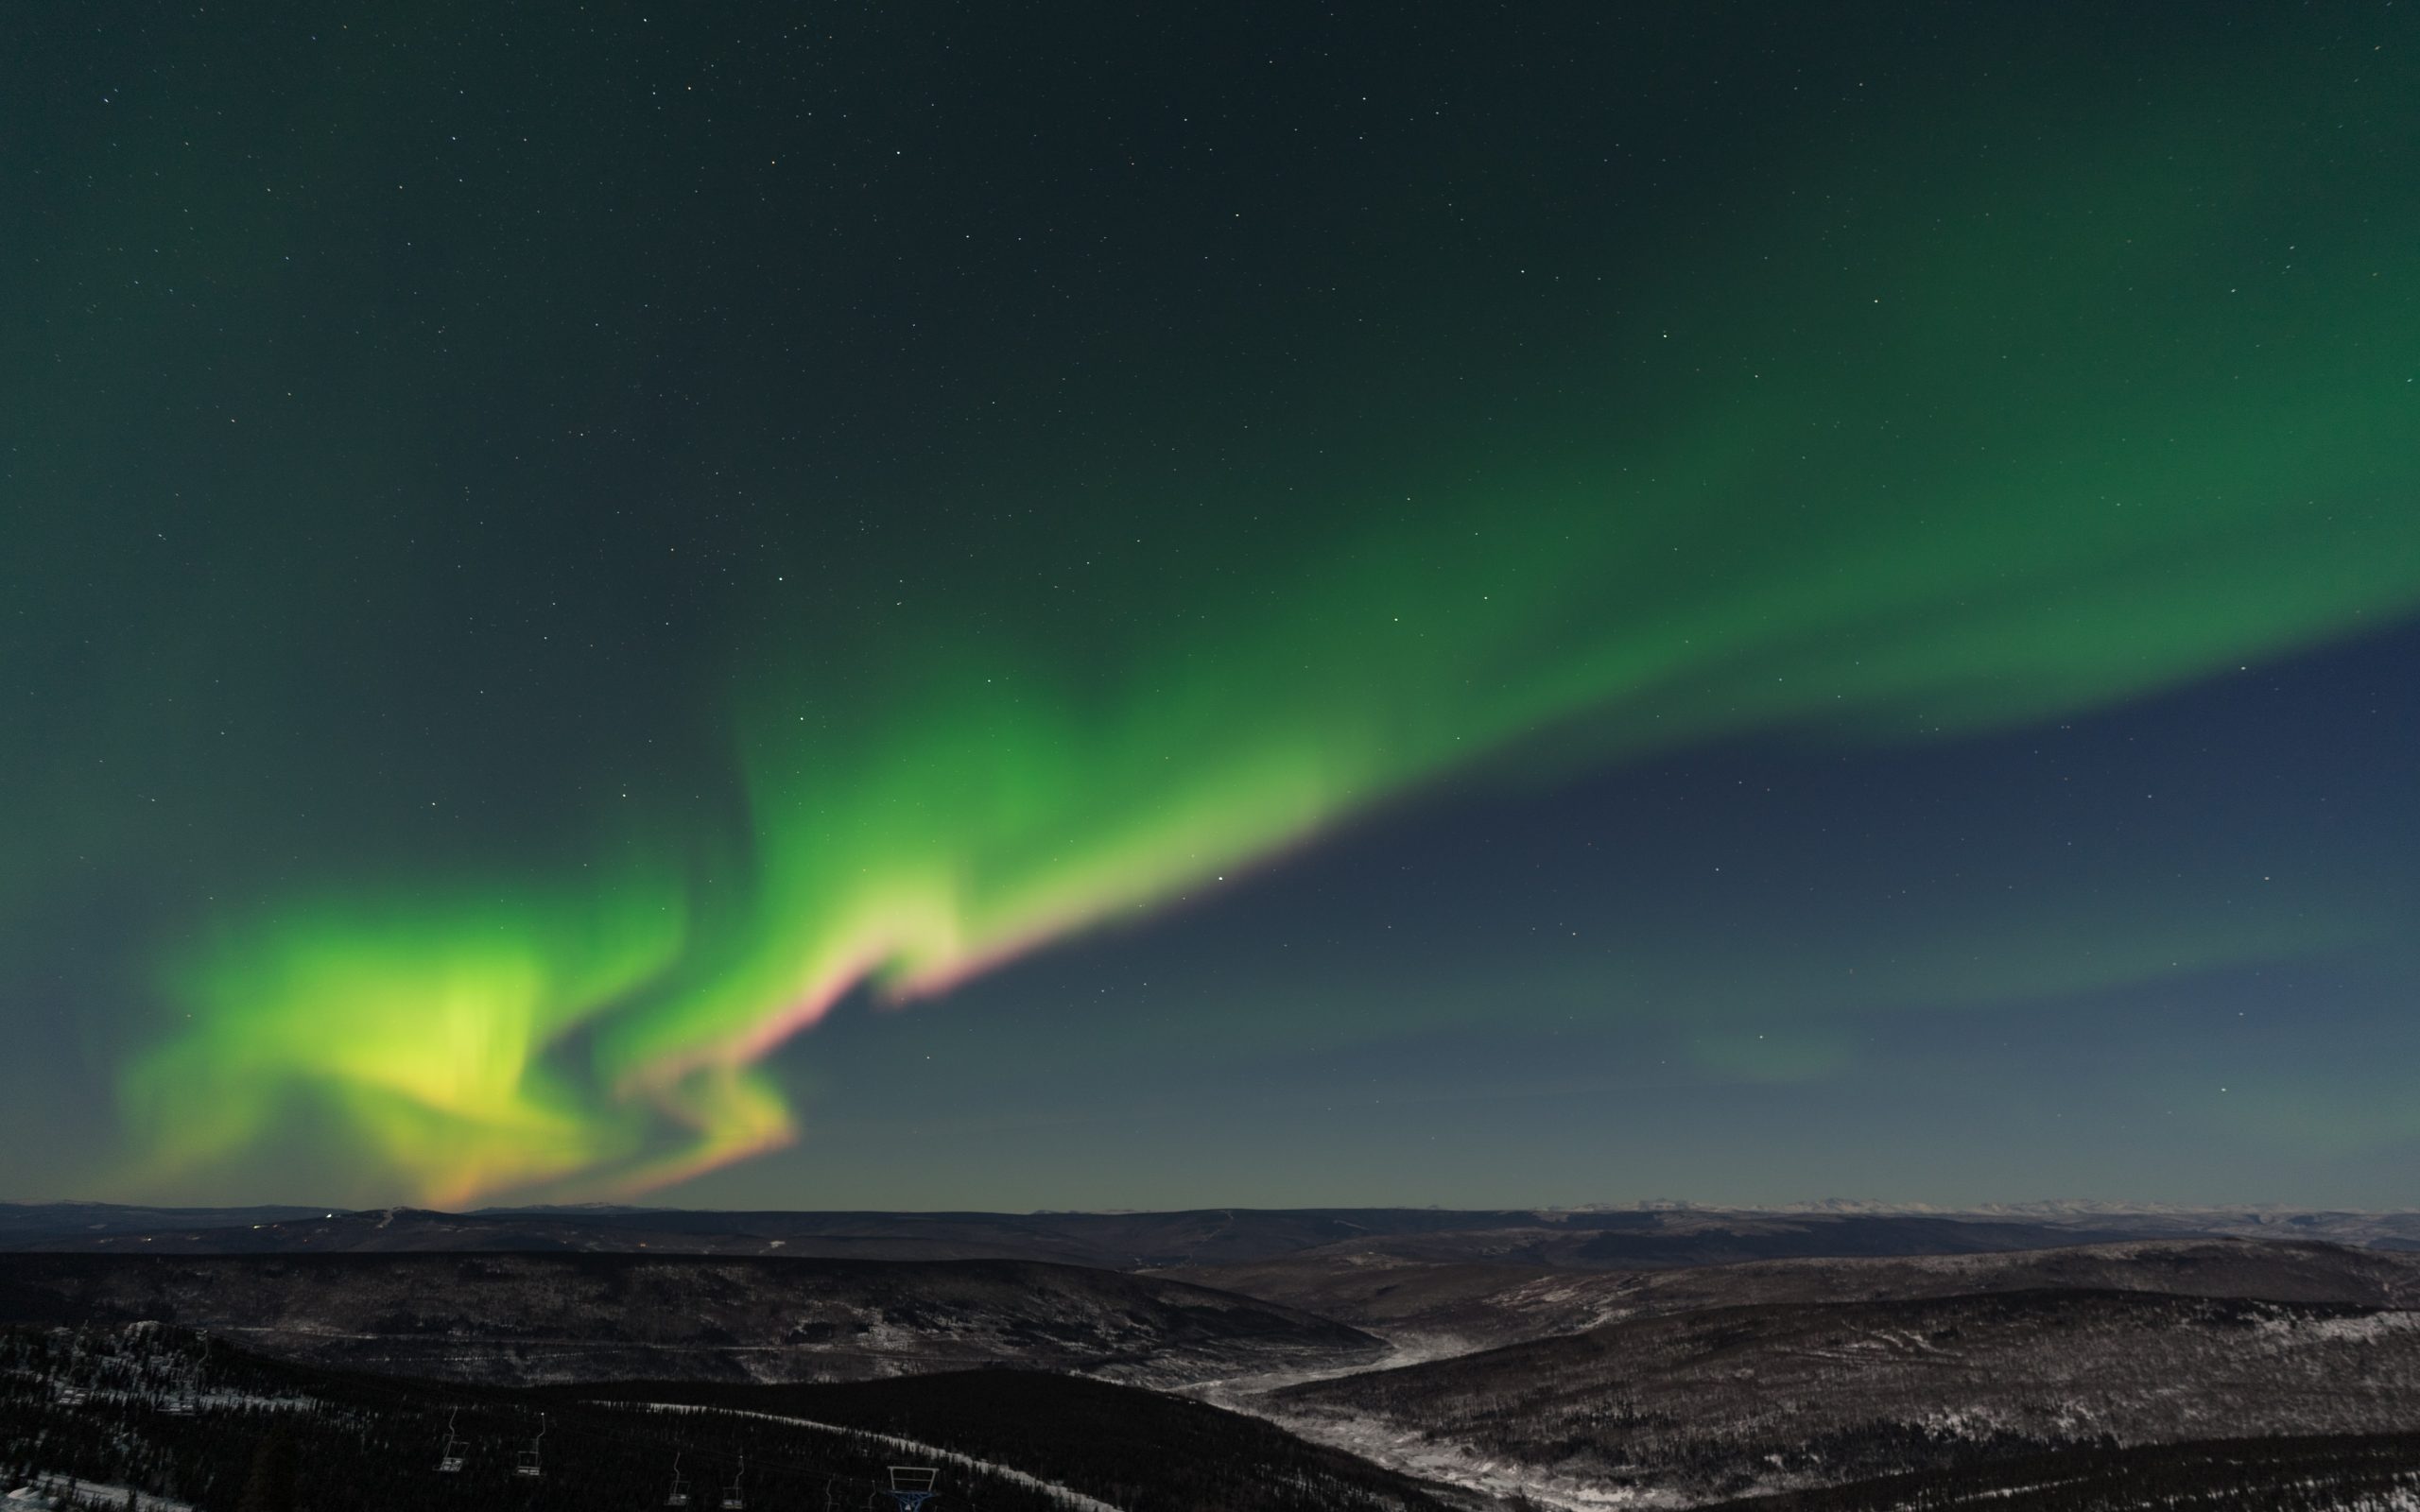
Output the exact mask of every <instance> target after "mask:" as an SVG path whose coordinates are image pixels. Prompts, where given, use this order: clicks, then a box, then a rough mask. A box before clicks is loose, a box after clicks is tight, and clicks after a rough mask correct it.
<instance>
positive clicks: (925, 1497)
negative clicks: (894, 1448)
mask: <svg viewBox="0 0 2420 1512" xmlns="http://www.w3.org/2000/svg"><path fill="white" fill-rule="evenodd" d="M941 1478H942V1472H941V1471H940V1470H938V1469H933V1468H932V1467H931V1466H927V1465H893V1466H891V1467H890V1489H889V1490H887V1491H884V1492H881V1493H879V1494H881V1495H883V1496H887V1497H889V1498H890V1504H891V1505H892V1506H893V1507H896V1508H897V1509H898V1512H920V1509H921V1508H922V1507H923V1506H924V1504H925V1503H927V1502H929V1501H931V1500H932V1499H933V1498H934V1497H935V1496H936V1495H937V1494H939V1493H937V1492H936V1491H934V1489H933V1483H934V1482H935V1481H938V1480H940V1479H941Z"/></svg>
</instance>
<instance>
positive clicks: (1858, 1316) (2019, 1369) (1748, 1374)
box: [1269, 1290, 2420, 1496]
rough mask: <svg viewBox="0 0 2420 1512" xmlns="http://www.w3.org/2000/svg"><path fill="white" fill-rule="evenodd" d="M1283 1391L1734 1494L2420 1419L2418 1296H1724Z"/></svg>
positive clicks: (1368, 1432) (1342, 1425) (1338, 1410)
mask: <svg viewBox="0 0 2420 1512" xmlns="http://www.w3.org/2000/svg"><path fill="white" fill-rule="evenodd" d="M1269 1400H1271V1404H1272V1406H1274V1407H1275V1408H1276V1409H1277V1410H1278V1411H1279V1412H1280V1414H1281V1415H1282V1416H1283V1418H1284V1420H1287V1421H1288V1422H1290V1423H1294V1424H1296V1425H1298V1426H1300V1427H1301V1428H1302V1429H1303V1430H1304V1431H1305V1432H1308V1433H1312V1434H1313V1435H1315V1436H1320V1437H1322V1438H1329V1439H1341V1440H1344V1441H1347V1442H1355V1443H1360V1442H1370V1441H1372V1440H1373V1439H1374V1438H1376V1439H1384V1438H1387V1437H1389V1436H1390V1435H1392V1436H1394V1437H1409V1438H1411V1439H1415V1440H1426V1441H1429V1442H1433V1443H1449V1444H1456V1445H1460V1446H1463V1447H1464V1448H1465V1449H1466V1450H1467V1451H1469V1452H1473V1453H1476V1454H1477V1455H1479V1456H1482V1457H1486V1458H1489V1459H1495V1460H1499V1461H1508V1462H1511V1463H1513V1464H1518V1465H1521V1466H1525V1467H1529V1468H1530V1469H1534V1470H1536V1471H1537V1472H1538V1473H1540V1474H1541V1475H1544V1476H1547V1477H1551V1478H1554V1479H1555V1480H1557V1481H1558V1482H1560V1483H1564V1484H1571V1485H1582V1486H1606V1487H1616V1486H1635V1487H1640V1488H1656V1489H1664V1490H1685V1491H1687V1492H1689V1493H1690V1494H1694V1495H1699V1496H1712V1495H1723V1494H1729V1495H1737V1494H1741V1493H1744V1492H1746V1491H1748V1490H1751V1489H1755V1488H1758V1487H1766V1488H1772V1487H1779V1486H1790V1485H1793V1484H1799V1485H1806V1484H1824V1483H1834V1482H1840V1481H1845V1480H1852V1479H1858V1478H1862V1477H1871V1476H1877V1475H1883V1474H1889V1473H1893V1472H1898V1471H1907V1470H1915V1469H1935V1468H1945V1467H1951V1466H1956V1465H1962V1464H1967V1463H1971V1462H1973V1461H1976V1460H1978V1459H1981V1458H1988V1457H1993V1456H2006V1455H2011V1454H2021V1453H2027V1452H2036V1451H2044V1450H2048V1449H2052V1448H2056V1447H2060V1446H2065V1445H2091V1444H2098V1443H2100V1442H2103V1441H2104V1440H2109V1441H2116V1442H2123V1443H2143V1442H2158V1441H2169V1440H2177V1441H2181V1440H2187V1439H2195V1438H2205V1437H2212V1436H2219V1435H2255V1434H2281V1433H2282V1434H2330V1433H2335V1434H2343V1433H2380V1432H2411V1431H2414V1430H2420V1313H2412V1312H2406V1311H2399V1310H2392V1309H2379V1308H2362V1307H2352V1306H2342V1305H2328V1304H2317V1303H2284V1302H2270V1301H2255V1300H2246V1299H2240V1298H2215V1297H2175V1296H2163V1295H2157V1294H2145V1293H2132V1292H2106V1291H2088V1290H2085V1291H2068V1292H2041V1291H2037V1292H2014V1293H2002V1294H1995V1295H1987V1296H1967V1297H1938V1298H1924V1299H1919V1300H1912V1301H1874V1302H1851V1303H1839V1304H1829V1305H1816V1306H1808V1305H1787V1306H1759V1307H1734V1308H1716V1309H1710V1310H1706V1311H1703V1312H1691V1313H1685V1314H1678V1315H1674V1316H1661V1317H1642V1318H1634V1319H1629V1320H1626V1321H1623V1322H1618V1323H1614V1324H1609V1325H1606V1326H1605V1327H1602V1328H1598V1329H1594V1330H1591V1331H1589V1332H1584V1333H1579V1334H1573V1335H1568V1336H1565V1337H1560V1338H1554V1339H1545V1340H1540V1341H1537V1342H1535V1343H1531V1344H1524V1345H1516V1346H1513V1347H1511V1348H1508V1349H1492V1350H1488V1351H1486V1352H1484V1353H1479V1354H1470V1355H1463V1356H1461V1357H1458V1358H1454V1359H1447V1360H1439V1361H1434V1362H1431V1363H1428V1364H1424V1365H1414V1366H1406V1367H1404V1368H1401V1369H1395V1370H1380V1371H1372V1372H1365V1373H1362V1374H1358V1375H1353V1376H1348V1377H1343V1378H1340V1379H1337V1380H1331V1381H1322V1382H1319V1383H1311V1384H1306V1385H1302V1386H1296V1387H1292V1388H1289V1389H1287V1390H1283V1391H1279V1392H1277V1393H1275V1394H1274V1395H1273V1396H1272V1397H1271V1399H1269Z"/></svg>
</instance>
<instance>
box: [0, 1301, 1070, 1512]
mask: <svg viewBox="0 0 2420 1512" xmlns="http://www.w3.org/2000/svg"><path fill="white" fill-rule="evenodd" d="M542 1430H543V1437H542V1436H541V1433H542ZM449 1431H450V1432H451V1433H452V1434H453V1435H455V1437H456V1442H457V1444H458V1449H459V1452H460V1454H461V1457H462V1459H463V1467H462V1469H460V1470H459V1471H458V1472H455V1473H452V1474H446V1473H441V1472H440V1471H439V1470H438V1469H437V1465H438V1462H439V1459H440V1455H441V1451H442V1450H443V1448H444V1446H445V1444H446V1441H447V1438H448V1435H449ZM533 1447H534V1448H535V1449H536V1451H537V1452H538V1453H539V1455H540V1461H539V1468H540V1469H541V1470H542V1471H543V1473H542V1474H540V1475H538V1476H534V1477H531V1476H524V1475H520V1474H518V1473H516V1468H517V1456H518V1455H519V1454H520V1453H521V1452H523V1451H525V1450H529V1449H531V1448H533ZM676 1455H678V1456H680V1462H681V1471H682V1473H683V1474H685V1475H687V1476H689V1477H690V1478H691V1479H692V1481H693V1483H694V1486H696V1487H697V1488H699V1489H700V1491H701V1492H702V1489H703V1487H705V1486H709V1485H711V1486H715V1487H716V1488H717V1496H718V1493H719V1491H720V1489H721V1488H722V1487H723V1486H728V1485H730V1484H731V1482H732V1481H733V1479H734V1478H735V1477H737V1478H739V1480H740V1484H741V1486H742V1496H743V1499H744V1500H746V1501H748V1502H749V1503H750V1504H752V1505H754V1506H760V1507H783V1508H805V1509H816V1508H823V1507H826V1506H831V1507H847V1508H858V1507H863V1506H866V1505H867V1504H868V1499H869V1497H870V1495H871V1494H872V1492H873V1490H874V1489H875V1487H876V1486H879V1485H883V1484H887V1469H888V1467H890V1466H891V1465H896V1464H898V1463H900V1462H901V1460H902V1455H901V1454H900V1452H898V1450H897V1448H896V1447H895V1446H891V1445H887V1444H883V1443H881V1442H879V1441H877V1440H875V1439H873V1438H870V1437H867V1436H864V1435H854V1434H845V1433H843V1434H834V1433H825V1432H816V1431H811V1430H803V1429H799V1428H795V1427H790V1426H787V1425H784V1424H781V1423H777V1422H770V1421H767V1420H764V1419H761V1418H752V1417H735V1416H732V1415H727V1414H683V1415H680V1416H678V1417H668V1416H665V1415H661V1414H647V1413H639V1412H634V1411H631V1410H630V1409H627V1408H618V1407H613V1406H608V1405H602V1404H595V1403H586V1402H581V1401H579V1400H574V1399H557V1400H534V1399H532V1398H530V1397H528V1396H527V1395H526V1394H522V1393H516V1392H511V1391H503V1390H494V1389H483V1388H478V1387H459V1386H442V1385H437V1384H433V1383H421V1382H409V1381H396V1380H387V1379H380V1378H375V1377H362V1376H351V1375H343V1374H337V1373H331V1372H322V1371H317V1370H312V1369H309V1368H307V1367H302V1366H291V1365H285V1364H283V1363H280V1362H275V1361H270V1360H265V1359H262V1358H259V1357H257V1356H253V1355H249V1354H245V1353H243V1352H241V1351H239V1350H235V1349H229V1348H227V1347H226V1346H225V1345H223V1344H218V1343H216V1342H213V1341H205V1340H202V1339H200V1338H198V1337H196V1336H194V1335H191V1334H187V1333H184V1332H179V1331H169V1330H159V1329H135V1330H128V1331H107V1332H104V1331H86V1332H27V1331H15V1332H0V1482H5V1483H6V1484H5V1486H0V1494H5V1491H6V1489H7V1488H8V1487H10V1486H21V1485H25V1484H28V1483H30V1482H32V1481H34V1480H35V1478H36V1477H38V1476H45V1475H47V1476H74V1477H78V1478H79V1479H82V1480H87V1481H95V1482H101V1483H105V1484H109V1485H114V1486H126V1487H129V1488H131V1489H135V1490H140V1491H142V1492H143V1493H145V1494H146V1495H147V1496H149V1495H157V1496H164V1497H169V1498H173V1499H175V1500H178V1501H181V1502H184V1503H190V1504H192V1505H194V1506H196V1507H199V1508H202V1509H204V1512H504V1509H508V1508H510V1509H512V1512H596V1509H600V1508H614V1507H627V1508H631V1509H633V1512H635V1509H638V1508H642V1507H650V1506H660V1505H662V1504H663V1503H664V1500H665V1497H666V1493H667V1492H668V1490H669V1488H670V1483H671V1477H672V1475H673V1473H674V1458H675V1456H676ZM743 1460H744V1468H743ZM942 1491H943V1499H942V1501H940V1502H939V1503H936V1509H935V1512H951V1509H952V1508H958V1509H961V1512H963V1509H968V1508H979V1509H981V1512H1066V1507H1065V1505H1064V1503H1063V1501H1062V1500H1061V1499H1058V1498H1054V1497H1052V1496H1050V1495H1047V1494H1046V1493H1045V1492H1043V1491H1042V1490H1039V1489H1036V1488H1034V1487H1031V1486H1026V1485H1022V1484H1019V1483H1018V1482H1017V1481H1016V1480H1014V1479H1013V1478H1011V1477H1007V1476H1001V1475H993V1474H987V1473H983V1472H981V1471H978V1470H977V1469H973V1468H970V1467H968V1466H966V1465H964V1464H962V1463H952V1464H950V1465H948V1466H946V1467H944V1468H943V1479H942ZM693 1504H698V1505H710V1504H713V1503H711V1502H709V1501H707V1500H706V1499H705V1498H704V1496H703V1495H702V1494H701V1495H700V1497H699V1498H698V1500H697V1501H696V1503H693Z"/></svg>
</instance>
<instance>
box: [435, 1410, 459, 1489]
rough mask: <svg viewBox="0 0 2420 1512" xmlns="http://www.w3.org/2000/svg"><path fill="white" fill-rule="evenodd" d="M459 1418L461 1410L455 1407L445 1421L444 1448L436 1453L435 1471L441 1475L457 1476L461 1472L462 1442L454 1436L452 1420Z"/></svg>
mask: <svg viewBox="0 0 2420 1512" xmlns="http://www.w3.org/2000/svg"><path fill="white" fill-rule="evenodd" d="M461 1416H462V1409H461V1408H459V1407H457V1408H455V1409H454V1411H453V1413H452V1415H451V1416H449V1417H447V1418H446V1419H445V1447H444V1448H443V1449H441V1450H439V1451H438V1452H437V1469H438V1470H439V1472H440V1473H441V1474H445V1475H459V1474H460V1473H461V1472H462V1441H461V1440H460V1439H458V1438H457V1437H455V1436H454V1420H455V1418H457V1417H461Z"/></svg>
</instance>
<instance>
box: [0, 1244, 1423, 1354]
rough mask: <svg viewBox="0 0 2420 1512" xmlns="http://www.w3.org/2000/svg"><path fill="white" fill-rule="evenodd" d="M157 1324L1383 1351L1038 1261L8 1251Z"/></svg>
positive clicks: (1250, 1311)
mask: <svg viewBox="0 0 2420 1512" xmlns="http://www.w3.org/2000/svg"><path fill="white" fill-rule="evenodd" d="M143 1319H151V1320H157V1321H161V1322H166V1323H173V1324H176V1325H179V1326H182V1327H189V1328H196V1329H203V1330H208V1331H211V1332H219V1333H225V1334H228V1335H230V1336H232V1337H234V1338H238V1339H241V1340H243V1341H244V1343H245V1345H246V1347H247V1348H251V1349H259V1350H261V1351H262V1352H264V1353H270V1354H279V1355H284V1356H286V1357H288V1358H293V1359H300V1360H307V1361H311V1362H313V1363H317V1364H322V1365H328V1366H340V1367H342V1368H346V1369H359V1370H378V1371H389V1372H392V1373H395V1374H398V1375H414V1376H431V1377H441V1378H444V1379H449V1380H463V1381H487V1382H493V1383H497V1384H526V1383H533V1382H543V1381H594V1380H611V1379H615V1378H648V1379H683V1378H687V1379H700V1380H726V1381H786V1380H826V1381H829V1380H852V1379H859V1378H864V1377H872V1376H885V1375H896V1374H901V1373H904V1372H909V1371H917V1370H948V1369H964V1368H966V1367H968V1366H978V1365H985V1364H994V1363H1005V1364H1015V1365H1020V1366H1039V1367H1043V1368H1050V1369H1071V1370H1072V1369H1084V1370H1094V1371H1103V1372H1110V1373H1116V1374H1123V1375H1127V1376H1132V1377H1134V1378H1138V1379H1148V1380H1151V1381H1154V1382H1182V1381H1186V1380H1194V1379H1200V1378H1202V1377H1206V1376H1219V1375H1234V1374H1239V1373H1243V1372H1246V1371H1252V1370H1269V1369H1277V1368H1286V1367H1301V1366H1305V1365H1310V1364H1315V1363H1316V1364H1321V1365H1334V1366H1343V1365H1350V1364H1352V1363H1354V1362H1356V1361H1360V1360H1367V1359H1371V1358H1374V1356H1375V1355H1377V1353H1378V1352H1379V1351H1380V1349H1381V1346H1380V1344H1379V1341H1377V1340H1376V1339H1374V1338H1372V1337H1371V1336H1369V1335H1368V1334H1365V1333H1362V1332H1358V1331H1357V1330H1355V1329H1351V1328H1347V1327H1345V1326H1344V1325H1342V1324H1340V1323H1334V1322H1330V1321H1329V1320H1327V1319H1325V1318H1322V1317H1316V1316H1313V1315H1311V1314H1306V1313H1303V1312H1299V1311H1297V1310H1295V1309H1292V1308H1288V1307H1287V1306H1285V1305H1283V1304H1282V1303H1274V1302H1262V1301H1257V1300H1254V1299H1253V1298H1250V1297H1237V1296H1236V1295H1234V1294H1233V1293H1227V1292H1218V1291H1213V1290H1211V1289H1209V1288H1207V1287H1202V1286H1195V1285H1191V1284H1188V1283H1185V1282H1183V1281H1171V1280H1159V1279H1157V1278H1153V1277H1145V1276H1133V1275H1128V1274H1125V1273H1122V1272H1116V1271H1105V1270H1091V1269H1086V1268H1083V1267H1080V1266H1074V1265H1052V1264H1043V1263H1036V1262H1029V1261H1001V1260H979V1261H845V1260H763V1259H735V1258H722V1257H708V1256H694V1255H679V1256H662V1257H657V1256H648V1255H631V1254H557V1255H535V1254H484V1255H441V1254H391V1255H390V1254H360V1255H302V1256H283V1255H147V1254H133V1255H126V1254H114V1255H39V1254H15V1255H0V1323H26V1324H65V1325H69V1326H77V1325H81V1324H85V1323H95V1324H117V1323H128V1322H133V1321H137V1320H143Z"/></svg>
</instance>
